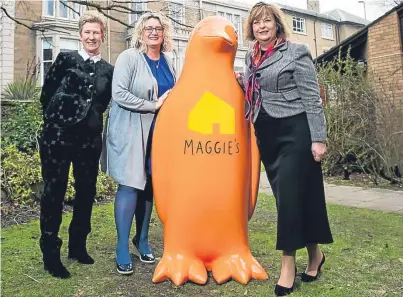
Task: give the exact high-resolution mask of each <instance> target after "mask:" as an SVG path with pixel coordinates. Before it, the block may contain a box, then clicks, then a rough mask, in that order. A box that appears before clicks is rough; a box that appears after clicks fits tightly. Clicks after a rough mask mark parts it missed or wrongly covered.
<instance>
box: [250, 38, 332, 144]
mask: <svg viewBox="0 0 403 297" xmlns="http://www.w3.org/2000/svg"><path fill="white" fill-rule="evenodd" d="M251 55H252V52H251V51H249V52H248V53H247V54H246V59H245V62H246V69H245V75H244V84H245V85H246V84H247V79H248V77H249V75H250V73H251V67H250V65H251ZM256 79H257V81H258V82H259V84H260V86H261V95H262V106H263V108H264V109H265V111H266V112H267V113H268V114H269V115H270V116H272V117H274V118H284V117H289V116H293V115H296V114H299V113H302V112H306V114H307V118H308V124H309V129H310V131H311V139H312V142H324V141H325V140H326V120H325V116H324V113H323V107H322V102H321V99H320V94H319V86H318V82H317V78H316V71H315V67H314V65H313V61H312V57H311V54H310V53H309V50H308V48H307V47H306V46H305V45H301V44H295V43H291V42H289V41H288V42H286V43H285V44H284V45H283V46H281V47H280V48H279V49H277V51H276V52H275V53H274V54H273V55H272V56H271V57H269V58H268V59H267V60H266V61H264V62H263V63H262V65H260V67H259V68H258V69H257V70H256ZM256 109H257V110H253V115H252V116H253V122H255V121H256V119H257V116H258V114H259V109H258V108H256Z"/></svg>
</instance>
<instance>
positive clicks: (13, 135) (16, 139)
mask: <svg viewBox="0 0 403 297" xmlns="http://www.w3.org/2000/svg"><path fill="white" fill-rule="evenodd" d="M31 100H32V102H28V103H27V102H18V101H14V103H13V109H12V114H11V115H10V116H9V117H8V118H6V119H5V120H3V121H2V126H1V130H2V131H1V132H2V133H1V142H2V146H10V145H11V146H16V147H17V148H18V149H19V150H21V151H23V152H33V151H35V150H36V149H37V136H38V133H39V131H40V129H41V126H42V107H41V104H40V102H39V96H38V94H37V95H36V96H35V97H32V98H31Z"/></svg>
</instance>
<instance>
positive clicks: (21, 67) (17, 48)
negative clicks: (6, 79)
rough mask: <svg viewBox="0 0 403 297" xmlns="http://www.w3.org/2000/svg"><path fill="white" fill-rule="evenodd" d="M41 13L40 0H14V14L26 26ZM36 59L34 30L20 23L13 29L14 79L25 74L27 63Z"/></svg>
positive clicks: (23, 76) (38, 17) (39, 17)
mask: <svg viewBox="0 0 403 297" xmlns="http://www.w3.org/2000/svg"><path fill="white" fill-rule="evenodd" d="M41 15H42V1H16V3H15V16H16V18H17V19H21V20H23V22H24V23H25V24H27V25H28V26H32V24H33V23H34V22H35V21H39V20H40V19H41ZM35 59H36V32H35V31H32V30H30V29H27V28H25V27H23V26H21V25H17V24H16V25H15V31H14V80H18V79H23V78H25V77H26V75H27V70H28V69H27V65H28V64H30V63H32V62H34V63H35Z"/></svg>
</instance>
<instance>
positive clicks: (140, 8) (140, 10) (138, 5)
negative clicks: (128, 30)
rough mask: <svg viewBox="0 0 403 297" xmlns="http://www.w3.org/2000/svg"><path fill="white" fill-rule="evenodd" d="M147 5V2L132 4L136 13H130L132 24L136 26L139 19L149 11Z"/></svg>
mask: <svg viewBox="0 0 403 297" xmlns="http://www.w3.org/2000/svg"><path fill="white" fill-rule="evenodd" d="M146 4H147V3H145V2H140V3H139V2H134V3H133V2H131V3H130V5H131V9H132V10H134V11H135V12H131V13H130V19H129V22H130V24H134V23H135V22H136V21H137V20H138V19H139V17H140V16H141V15H142V14H143V12H144V11H145V10H146V9H147V8H146Z"/></svg>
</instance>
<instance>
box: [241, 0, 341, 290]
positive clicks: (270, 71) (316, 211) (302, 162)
mask: <svg viewBox="0 0 403 297" xmlns="http://www.w3.org/2000/svg"><path fill="white" fill-rule="evenodd" d="M247 37H248V39H249V40H251V41H256V42H255V45H254V47H253V49H252V50H251V51H249V52H248V54H247V55H246V71H245V78H244V80H243V82H242V83H243V84H244V87H245V90H246V103H247V106H248V107H249V108H248V109H247V114H246V116H247V118H251V119H252V120H253V122H254V126H255V133H256V138H257V141H258V147H259V151H260V155H261V159H262V162H263V164H264V166H265V169H266V174H267V177H268V179H269V182H270V184H271V187H272V189H273V193H274V196H275V198H276V205H277V211H278V218H277V245H276V248H277V249H278V250H282V251H283V256H282V268H281V273H280V279H279V280H278V283H277V285H276V287H275V294H276V295H277V296H284V295H288V294H290V293H292V291H293V289H294V280H295V276H296V265H295V253H296V250H298V249H301V248H304V247H306V248H307V251H308V255H309V262H308V267H307V268H306V270H305V272H304V273H303V274H302V277H301V279H302V281H305V282H310V281H314V280H316V279H317V276H318V274H319V272H320V269H321V267H322V265H323V263H324V261H325V256H324V254H323V253H322V252H321V251H320V249H319V246H318V243H331V242H332V241H333V239H332V235H331V232H330V228H329V222H328V218H327V211H326V204H325V195H324V188H323V177H322V171H321V164H320V160H321V159H322V158H323V156H324V154H325V152H326V145H325V143H324V142H325V140H326V122H325V117H324V113H323V108H322V104H321V101H320V97H319V88H318V84H317V80H316V72H315V68H314V65H313V63H312V58H311V56H310V54H309V51H308V49H307V48H306V47H305V46H303V45H298V44H293V43H290V42H288V41H287V40H286V37H287V32H286V26H285V23H284V21H283V17H282V14H281V11H280V10H279V9H278V8H277V6H275V5H273V4H266V3H263V2H259V3H257V4H256V5H255V6H254V7H253V8H252V10H251V12H250V15H249V18H248V22H247Z"/></svg>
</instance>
